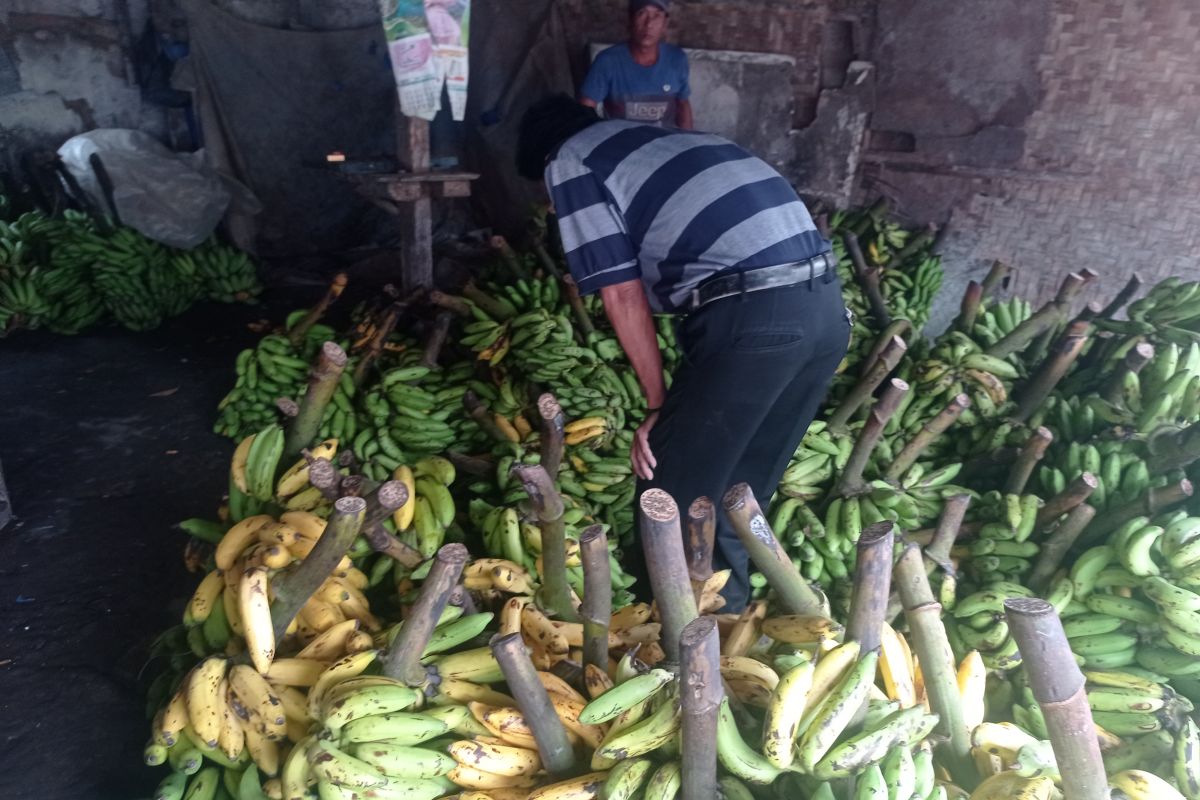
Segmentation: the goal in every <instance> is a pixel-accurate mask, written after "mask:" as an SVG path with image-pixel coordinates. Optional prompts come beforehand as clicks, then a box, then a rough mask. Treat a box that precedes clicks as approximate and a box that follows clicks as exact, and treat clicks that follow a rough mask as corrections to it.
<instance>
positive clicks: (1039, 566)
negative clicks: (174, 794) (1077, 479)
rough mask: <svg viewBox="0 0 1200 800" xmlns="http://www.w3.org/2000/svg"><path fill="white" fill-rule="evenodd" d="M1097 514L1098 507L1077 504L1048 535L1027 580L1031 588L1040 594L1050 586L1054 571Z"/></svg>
mask: <svg viewBox="0 0 1200 800" xmlns="http://www.w3.org/2000/svg"><path fill="white" fill-rule="evenodd" d="M1095 516H1096V509H1094V508H1092V507H1091V506H1090V505H1088V504H1087V503H1083V504H1081V505H1077V506H1075V507H1074V508H1073V509H1071V511H1070V513H1069V514H1067V516H1066V518H1065V519H1064V520H1063V521H1062V522H1060V523H1059V525H1058V527H1057V528H1055V529H1054V531H1053V532H1052V533H1051V534H1050V535H1049V536H1048V537H1046V539H1045V540H1044V541H1043V542H1042V544H1041V550H1039V551H1038V559H1037V561H1036V562H1035V563H1034V565H1033V571H1032V572H1030V573H1029V578H1028V579H1027V580H1026V583H1027V584H1028V586H1029V587H1030V588H1031V589H1033V590H1034V591H1035V592H1038V593H1039V594H1040V593H1042V592H1044V591H1045V590H1046V589H1048V588H1049V586H1050V581H1051V580H1052V579H1053V578H1054V573H1055V572H1057V571H1058V567H1059V565H1060V564H1062V560H1063V557H1064V556H1066V554H1067V551H1068V550H1070V549H1071V546H1072V545H1073V544H1075V541H1076V540H1077V539H1078V538H1079V534H1081V533H1083V529H1084V528H1086V527H1087V526H1088V523H1089V522H1091V521H1092V519H1093V518H1094V517H1095Z"/></svg>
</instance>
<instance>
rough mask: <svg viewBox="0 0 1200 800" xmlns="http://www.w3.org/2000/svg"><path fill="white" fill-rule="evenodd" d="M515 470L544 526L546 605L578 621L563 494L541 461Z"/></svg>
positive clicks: (560, 615)
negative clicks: (569, 575) (570, 580)
mask: <svg viewBox="0 0 1200 800" xmlns="http://www.w3.org/2000/svg"><path fill="white" fill-rule="evenodd" d="M555 405H557V403H556V404H555ZM512 474H513V477H515V478H516V479H517V480H519V481H520V482H521V485H522V486H524V487H525V492H526V493H527V494H528V495H529V503H530V505H531V506H532V507H533V512H534V513H535V514H536V515H537V518H538V527H539V528H541V530H542V592H541V601H542V605H543V606H545V608H546V610H547V611H548V612H550V613H551V614H552V615H553V616H555V617H556V618H557V619H559V620H560V621H563V622H578V621H579V612H578V611H576V610H575V604H574V602H572V600H571V586H570V584H569V583H567V534H566V523H565V522H564V521H563V501H562V497H561V496H560V495H559V493H558V490H557V489H555V488H554V481H553V480H552V479H551V477H550V474H549V473H548V472H547V471H546V468H545V467H543V466H541V465H540V464H538V465H530V464H522V465H520V466H516V467H513V471H512Z"/></svg>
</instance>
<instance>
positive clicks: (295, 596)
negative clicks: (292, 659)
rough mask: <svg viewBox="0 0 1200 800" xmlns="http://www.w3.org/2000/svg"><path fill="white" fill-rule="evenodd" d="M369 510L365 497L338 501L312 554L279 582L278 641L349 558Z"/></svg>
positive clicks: (274, 615) (274, 616)
mask: <svg viewBox="0 0 1200 800" xmlns="http://www.w3.org/2000/svg"><path fill="white" fill-rule="evenodd" d="M366 510H367V501H366V500H363V499H362V498H361V497H343V498H341V499H339V500H338V501H337V502H335V503H334V504H333V513H332V514H330V516H329V521H328V522H327V523H326V525H325V532H324V533H323V534H322V535H321V538H320V539H318V540H317V543H316V545H315V546H314V547H313V549H312V552H310V553H309V554H308V557H307V558H305V559H304V560H303V561H301V562H300V565H299V566H297V567H296V568H295V569H294V570H292V571H291V572H288V573H287V574H286V575H284V576H283V577H282V578H280V579H279V580H278V581H277V582H276V584H275V587H274V588H275V600H274V602H272V603H271V627H272V628H273V629H274V631H275V640H276V641H282V640H283V637H284V636H285V635H286V633H287V629H288V627H289V626H290V625H291V624H292V620H294V619H295V618H296V614H298V613H299V612H300V609H301V608H303V607H304V604H305V603H307V602H308V601H309V598H311V597H312V596H313V593H314V592H316V591H317V589H318V588H319V587H320V586H321V584H322V583H324V582H325V579H326V578H328V577H329V573H331V572H333V570H334V567H336V566H337V565H338V563H339V562H341V560H342V557H343V556H345V555H346V551H347V550H349V549H350V545H351V544H352V543H353V542H354V539H355V537H357V536H358V532H359V530H361V529H362V523H363V518H364V516H365V515H366Z"/></svg>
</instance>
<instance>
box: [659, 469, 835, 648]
mask: <svg viewBox="0 0 1200 800" xmlns="http://www.w3.org/2000/svg"><path fill="white" fill-rule="evenodd" d="M647 494H648V493H647ZM643 497H645V495H643ZM722 505H723V506H724V508H725V516H726V517H728V519H729V522H730V524H731V525H732V526H733V529H734V531H735V532H736V533H737V536H738V539H740V540H741V542H742V546H743V547H745V548H746V552H747V553H748V554H749V555H750V560H751V561H753V562H754V564H755V566H757V567H758V568H759V570H760V571H761V572H762V574H763V575H765V576H766V578H767V582H768V583H769V584H770V585H771V588H772V589H774V590H775V593H776V595H778V597H779V602H780V605H782V606H783V607H784V608H785V609H786V610H787V611H788V613H791V614H809V615H818V616H822V617H828V616H829V601H828V599H826V597H825V596H824V594H823V593H822V592H821V591H820V590H819V589H814V588H813V587H811V586H809V585H808V582H807V581H805V580H804V578H802V577H801V576H800V573H799V572H798V571H797V570H796V566H795V564H793V563H792V560H791V558H789V557H788V555H787V552H786V551H784V549H783V547H781V546H780V544H779V540H778V539H776V538H775V534H774V533H772V532H771V526H770V524H769V523H768V522H767V518H766V515H764V514H763V512H762V508H760V507H759V505H758V501H757V500H756V499H755V498H754V491H753V490H752V489H751V488H750V484H748V483H738V484H735V485H734V486H733V487H732V488H731V489H730V490H729V491H727V492H726V493H725V497H724V498H723V501H722ZM676 536H678V534H676ZM689 588H690V587H689ZM654 595H655V597H658V596H659V595H658V587H657V586H655V587H654ZM660 602H661V600H660ZM666 633H667V631H666V629H665V627H664V629H663V634H664V635H666Z"/></svg>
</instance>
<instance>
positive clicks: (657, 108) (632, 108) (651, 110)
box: [625, 100, 670, 123]
mask: <svg viewBox="0 0 1200 800" xmlns="http://www.w3.org/2000/svg"><path fill="white" fill-rule="evenodd" d="M669 106H670V103H668V102H666V101H662V102H653V101H644V100H638V101H632V102H627V103H625V119H627V120H631V121H633V122H656V123H657V122H662V120H663V118H664V117H666V116H667V109H668V107H669Z"/></svg>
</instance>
